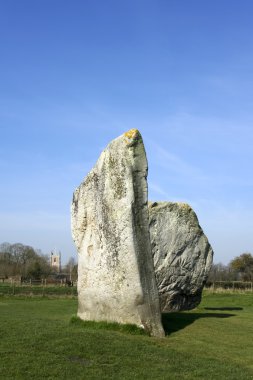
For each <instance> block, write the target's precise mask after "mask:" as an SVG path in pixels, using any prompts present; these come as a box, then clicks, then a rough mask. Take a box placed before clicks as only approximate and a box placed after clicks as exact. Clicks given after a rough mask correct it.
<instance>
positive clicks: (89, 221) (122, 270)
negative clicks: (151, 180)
mask: <svg viewBox="0 0 253 380" xmlns="http://www.w3.org/2000/svg"><path fill="white" fill-rule="evenodd" d="M146 177H147V160H146V154H145V149H144V145H143V141H142V137H141V135H140V133H139V132H138V131H137V130H135V129H133V130H130V131H129V132H127V133H125V134H124V135H122V136H120V137H118V138H117V139H115V140H113V141H112V142H111V143H110V144H109V145H108V147H107V148H106V149H105V150H104V151H103V152H102V154H101V156H100V157H99V159H98V161H97V163H96V165H95V167H94V168H93V169H92V170H91V172H90V173H89V174H88V176H87V177H86V178H85V180H84V181H83V182H82V183H81V185H80V186H79V187H78V188H77V189H76V191H75V193H74V196H73V203H72V235H73V239H74V241H75V244H76V246H77V250H78V253H79V259H78V303H79V305H78V316H79V317H80V318H81V319H83V320H95V321H115V322H119V323H133V324H136V325H139V326H142V327H144V328H145V329H146V330H147V331H149V332H150V334H151V335H153V336H163V335H164V331H163V327H162V325H161V312H160V304H159V296H158V289H157V285H156V281H155V274H154V264H153V260H152V254H151V244H150V237H149V226H148V204H147V181H146Z"/></svg>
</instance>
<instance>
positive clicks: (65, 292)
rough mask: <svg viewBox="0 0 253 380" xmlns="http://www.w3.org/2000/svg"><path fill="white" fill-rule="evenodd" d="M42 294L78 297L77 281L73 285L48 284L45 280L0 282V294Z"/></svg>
mask: <svg viewBox="0 0 253 380" xmlns="http://www.w3.org/2000/svg"><path fill="white" fill-rule="evenodd" d="M4 295H6V296H14V295H20V296H27V297H32V296H40V297H50V296H58V297H69V296H72V297H76V296H77V287H76V283H74V284H73V286H68V284H62V283H58V284H48V283H47V282H46V281H45V280H44V281H40V282H39V283H38V282H37V283H36V282H35V281H30V282H25V283H24V282H22V283H20V281H18V282H16V281H12V282H11V283H0V296H4Z"/></svg>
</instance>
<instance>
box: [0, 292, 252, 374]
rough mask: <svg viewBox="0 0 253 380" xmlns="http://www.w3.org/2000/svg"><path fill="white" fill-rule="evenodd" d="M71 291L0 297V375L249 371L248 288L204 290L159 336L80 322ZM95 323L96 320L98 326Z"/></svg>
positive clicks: (169, 318) (166, 322) (170, 319)
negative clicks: (68, 294)
mask: <svg viewBox="0 0 253 380" xmlns="http://www.w3.org/2000/svg"><path fill="white" fill-rule="evenodd" d="M76 310H77V300H76V299H47V298H36V297H34V298H23V299H21V298H18V297H16V298H15V297H1V298H0V379H85V380H86V379H117V380H119V379H210V380H211V379H226V380H227V379H228V380H230V379H231V380H233V379H235V380H240V379H242V380H247V379H253V294H211V293H207V292H205V294H204V297H203V301H202V303H201V305H200V306H199V307H198V308H197V309H195V310H193V311H191V312H184V313H172V314H167V315H164V316H163V323H164V326H165V330H166V333H167V336H166V338H164V339H157V338H151V337H148V336H145V335H141V334H139V333H138V331H137V330H135V329H133V331H132V330H131V328H129V329H126V330H124V329H118V327H117V326H114V325H113V324H112V326H109V329H108V328H106V326H103V324H101V325H100V326H97V325H96V324H94V323H86V324H82V323H79V322H78V321H77V320H76V319H75V318H73V315H75V314H76ZM98 327H99V328H98Z"/></svg>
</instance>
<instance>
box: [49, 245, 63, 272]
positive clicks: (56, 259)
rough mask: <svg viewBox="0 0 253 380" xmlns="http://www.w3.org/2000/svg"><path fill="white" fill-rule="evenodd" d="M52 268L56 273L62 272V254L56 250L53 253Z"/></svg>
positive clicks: (51, 257)
mask: <svg viewBox="0 0 253 380" xmlns="http://www.w3.org/2000/svg"><path fill="white" fill-rule="evenodd" d="M50 266H51V267H52V268H54V270H55V271H56V272H60V271H61V252H60V251H59V252H57V251H56V249H54V251H52V252H51V256H50Z"/></svg>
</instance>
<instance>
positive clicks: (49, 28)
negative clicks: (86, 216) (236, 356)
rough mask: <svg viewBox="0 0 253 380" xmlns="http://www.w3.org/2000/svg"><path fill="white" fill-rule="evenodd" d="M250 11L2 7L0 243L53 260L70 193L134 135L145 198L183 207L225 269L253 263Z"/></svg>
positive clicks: (64, 247) (67, 244) (112, 1)
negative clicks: (235, 261) (141, 148)
mask: <svg viewBox="0 0 253 380" xmlns="http://www.w3.org/2000/svg"><path fill="white" fill-rule="evenodd" d="M252 14H253V3H252V1H249V0H248V1H247V0H243V1H241V2H239V1H237V0H236V1H235V0H212V1H211V0H206V1H201V0H199V1H198V0H180V1H178V0H153V1H150V0H145V1H144V0H135V1H133V0H127V1H126V0H125V1H123V0H122V1H120V0H106V1H105V0H84V1H78V0H76V1H71V2H70V1H64V0H61V1H58V0H54V1H51V0H50V1H49V0H43V1H42V0H41V1H40V0H38V1H31V0H30V1H27V0H23V1H17V0H16V1H15V0H10V1H6V2H1V4H0V49H1V50H0V54H1V56H0V58H1V59H0V132H1V150H0V173H1V187H0V242H4V241H8V242H10V243H15V242H21V243H23V244H29V245H32V246H34V247H36V248H40V249H42V251H43V252H44V253H49V252H50V251H51V250H52V249H54V248H57V249H59V250H61V252H62V256H63V261H66V260H67V259H68V258H69V257H70V256H75V255H76V251H75V247H74V244H73V243H72V239H71V234H70V203H71V198H72V193H73V191H74V189H75V188H76V187H77V186H78V185H79V184H80V182H81V181H82V179H83V178H84V177H85V176H86V174H87V173H88V171H89V170H90V169H91V168H92V166H93V165H94V164H95V162H96V160H97V158H98V156H99V154H100V153H101V151H102V150H103V149H104V147H105V146H106V145H107V144H108V143H109V142H110V140H112V139H113V138H115V137H117V136H119V135H120V134H122V133H123V132H125V131H126V130H128V129H131V128H138V129H139V130H140V132H141V133H142V136H143V139H144V142H145V146H146V150H147V155H148V161H149V177H148V181H149V198H150V199H151V200H170V201H185V202H188V203H190V204H191V206H192V207H193V208H194V210H195V211H196V213H197V215H198V218H199V221H200V224H201V226H202V227H203V229H204V231H205V233H206V235H207V236H208V238H209V240H210V243H211V244H212V246H213V248H214V251H215V258H214V261H215V262H223V263H225V264H226V263H228V262H229V261H230V260H231V259H232V258H233V257H234V256H236V255H239V254H241V253H243V252H245V251H249V252H253V221H252V214H253V201H252V187H253V178H252V162H253V153H252V146H253V111H252V109H253V107H252V103H253V97H252V92H253V50H252V47H253V23H252Z"/></svg>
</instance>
